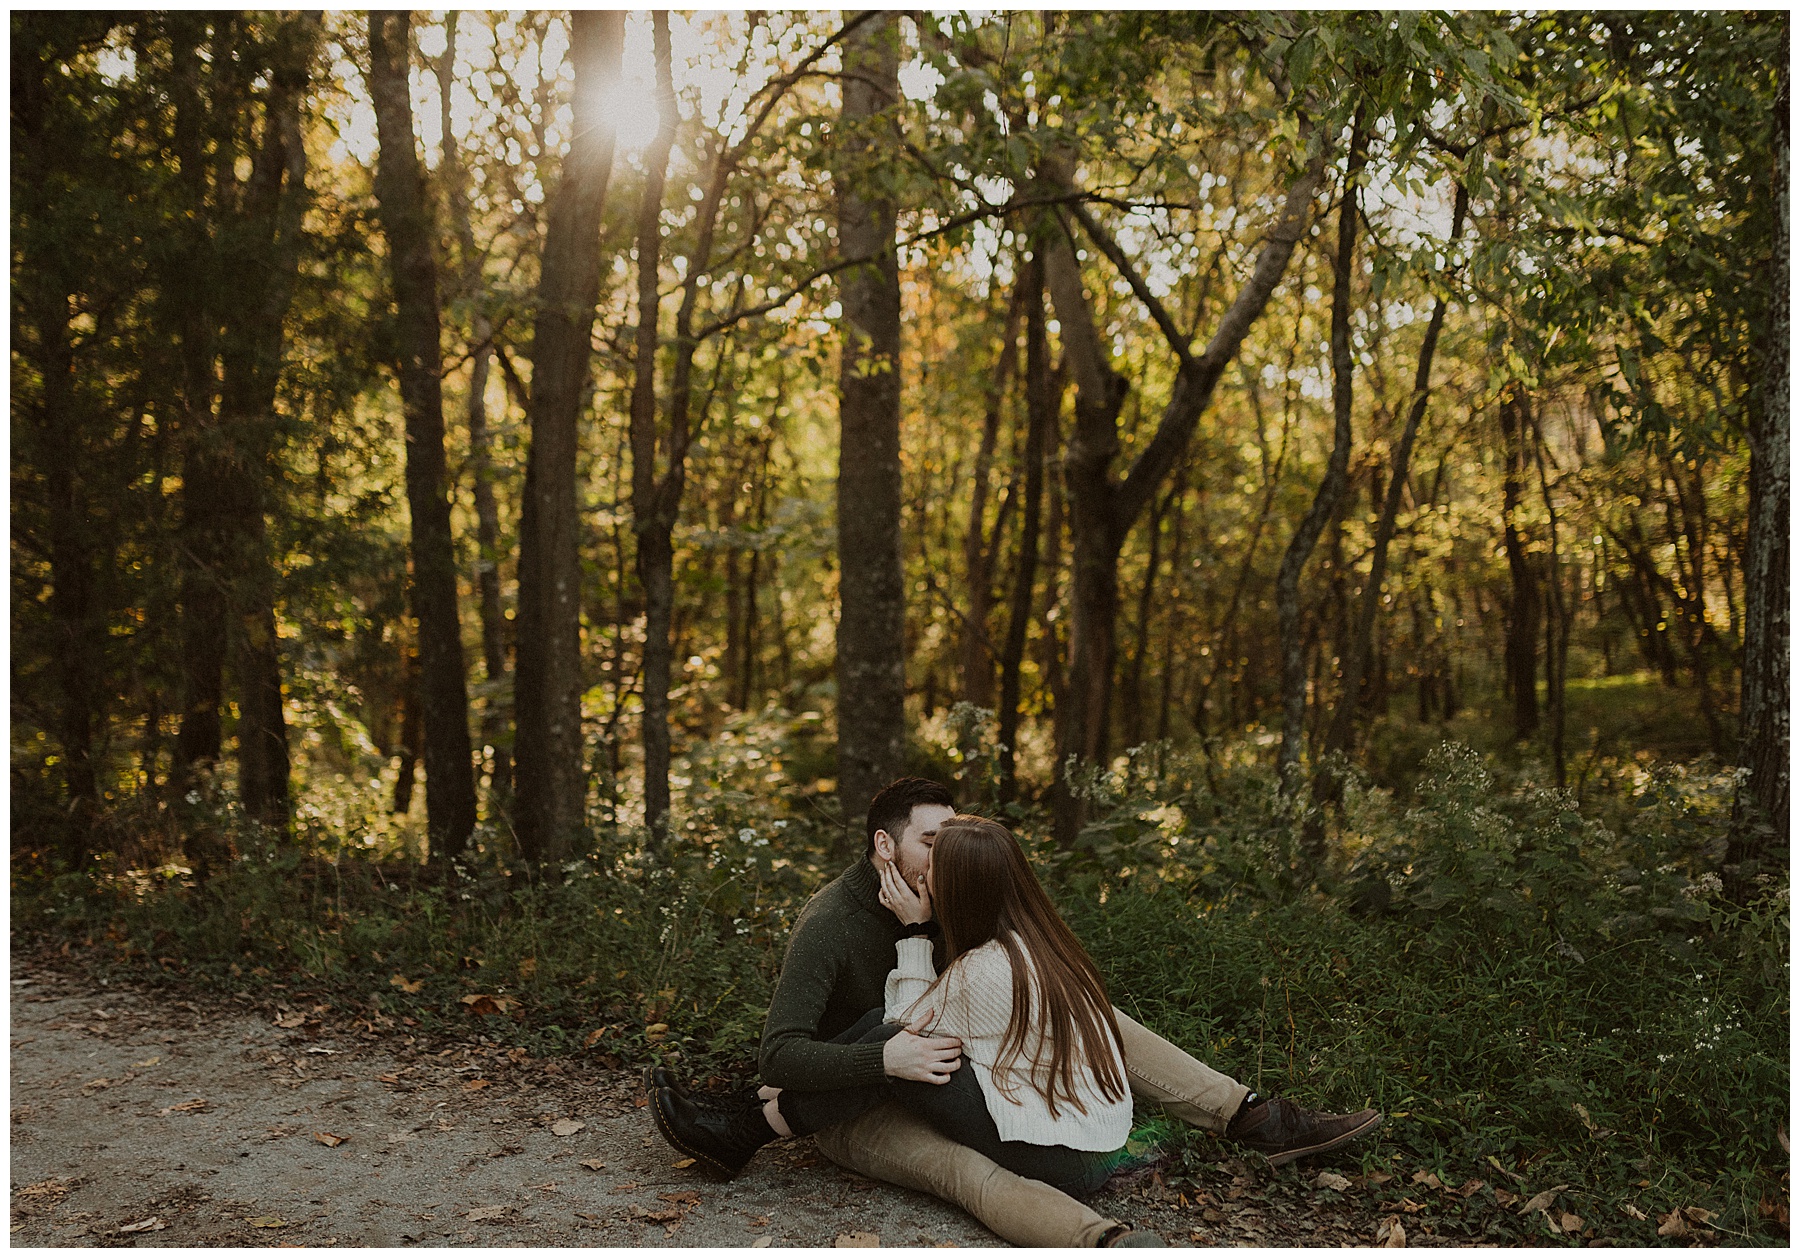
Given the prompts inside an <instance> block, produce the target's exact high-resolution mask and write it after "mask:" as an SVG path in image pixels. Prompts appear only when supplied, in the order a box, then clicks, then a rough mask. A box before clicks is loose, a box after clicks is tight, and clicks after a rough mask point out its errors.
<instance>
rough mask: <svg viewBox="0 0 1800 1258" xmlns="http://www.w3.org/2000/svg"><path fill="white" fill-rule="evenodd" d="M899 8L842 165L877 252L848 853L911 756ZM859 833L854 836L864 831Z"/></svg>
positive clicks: (854, 314) (842, 787)
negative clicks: (898, 223) (889, 163)
mask: <svg viewBox="0 0 1800 1258" xmlns="http://www.w3.org/2000/svg"><path fill="white" fill-rule="evenodd" d="M898 41H899V23H898V22H897V21H896V19H895V16H894V15H893V14H891V13H884V14H882V16H881V17H879V18H877V19H874V20H872V21H866V22H863V23H862V24H861V25H859V26H857V27H856V28H855V29H854V30H853V31H851V33H850V34H849V36H848V37H847V38H846V39H845V40H844V45H843V59H844V79H843V102H844V103H843V111H842V116H841V121H840V126H841V128H842V130H843V133H844V134H845V136H846V137H847V138H846V139H845V141H844V144H843V151H842V161H843V165H842V167H841V169H840V170H839V171H838V172H837V175H836V182H837V194H838V248H839V249H840V250H841V251H842V253H843V256H844V257H846V258H872V259H873V261H871V262H868V263H865V264H863V265H860V266H857V267H854V268H851V269H850V270H847V271H845V272H844V273H843V276H844V277H843V279H842V281H841V282H840V285H839V300H840V302H841V305H842V308H843V312H844V315H843V323H842V325H841V326H842V334H843V346H842V350H841V358H840V365H839V371H838V418H839V434H840V435H839V441H838V477H837V524H838V590H839V601H840V610H839V615H838V630H837V707H838V711H837V725H838V729H837V736H838V799H839V801H840V803H841V806H842V808H843V813H844V818H845V821H846V831H845V850H846V851H848V850H850V849H852V848H854V847H857V846H860V843H861V839H860V834H861V830H862V827H861V824H860V819H861V818H862V816H863V815H864V813H865V811H866V810H867V808H868V806H869V800H870V798H871V797H873V795H874V794H875V792H876V791H878V790H880V789H881V788H882V787H884V786H886V785H887V784H888V783H889V782H890V781H892V780H893V779H894V778H895V777H897V776H899V774H900V771H901V768H902V766H903V765H904V763H905V755H906V587H905V579H904V569H903V566H902V562H901V549H900V482H901V472H900V269H899V258H898V256H897V254H896V252H895V246H894V230H895V207H894V206H893V204H892V203H891V202H889V201H886V200H884V199H882V197H881V196H880V194H879V193H877V192H875V191H874V189H875V188H876V187H877V186H878V184H877V181H876V179H875V174H876V172H875V171H874V170H873V169H872V168H871V166H870V163H871V150H872V149H873V148H874V145H873V141H872V140H871V138H870V137H871V134H872V128H873V127H875V126H878V125H879V123H878V122H877V121H876V119H877V116H878V115H880V114H881V113H882V112H883V111H884V110H886V109H887V108H889V107H890V106H892V105H894V104H895V103H896V102H897V101H898V100H899V99H900V87H899V48H898ZM852 836H856V837H854V839H853V838H852Z"/></svg>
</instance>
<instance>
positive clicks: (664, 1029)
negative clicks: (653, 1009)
mask: <svg viewBox="0 0 1800 1258" xmlns="http://www.w3.org/2000/svg"><path fill="white" fill-rule="evenodd" d="M668 1033H669V1024H668V1023H667V1022H652V1023H651V1024H650V1025H649V1026H647V1027H645V1028H644V1038H645V1039H647V1040H660V1039H662V1038H663V1037H664V1036H666V1035H667V1034H668Z"/></svg>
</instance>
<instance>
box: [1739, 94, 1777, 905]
mask: <svg viewBox="0 0 1800 1258" xmlns="http://www.w3.org/2000/svg"><path fill="white" fill-rule="evenodd" d="M1774 117H1775V126H1776V142H1775V146H1774V148H1775V162H1774V170H1773V172H1772V174H1773V179H1772V180H1771V184H1772V187H1771V189H1770V191H1771V198H1770V199H1771V202H1772V206H1773V210H1774V213H1775V215H1776V225H1775V251H1774V258H1773V259H1772V264H1771V265H1770V266H1769V268H1768V270H1767V272H1766V273H1765V274H1766V280H1767V288H1766V290H1765V292H1766V293H1767V297H1768V308H1767V313H1766V315H1765V317H1764V319H1763V327H1762V331H1763V339H1762V342H1761V344H1760V345H1759V346H1758V348H1759V350H1760V357H1761V360H1762V361H1761V362H1760V363H1759V364H1758V369H1759V370H1758V376H1757V379H1756V381H1755V385H1754V388H1753V390H1752V393H1751V397H1750V422H1749V429H1750V431H1749V437H1750V530H1749V531H1750V539H1749V552H1748V555H1747V562H1746V564H1745V570H1744V665H1743V681H1742V683H1741V684H1742V688H1743V691H1742V703H1741V707H1740V716H1739V722H1738V765H1739V767H1740V769H1742V770H1743V774H1742V776H1741V778H1740V783H1739V786H1738V789H1737V797H1736V799H1735V800H1734V802H1733V807H1732V826H1731V841H1730V844H1729V846H1728V848H1727V851H1726V855H1725V861H1726V865H1727V874H1728V875H1729V877H1730V878H1731V880H1732V883H1731V887H1730V888H1729V889H1730V890H1731V892H1732V894H1733V895H1734V897H1736V898H1737V899H1739V900H1740V901H1741V900H1743V899H1745V898H1747V896H1748V894H1749V888H1750V887H1751V886H1752V885H1753V884H1752V883H1751V881H1750V880H1751V879H1752V878H1753V877H1755V876H1756V874H1757V873H1759V872H1768V873H1773V874H1777V875H1779V873H1780V872H1781V870H1783V869H1785V868H1786V866H1787V863H1788V820H1789V819H1788V800H1789V788H1788V772H1789V767H1788V741H1789V737H1790V735H1789V721H1790V715H1789V712H1788V694H1789V690H1788V651H1789V647H1788V545H1789V543H1788V505H1789V476H1790V474H1791V470H1790V467H1789V463H1788V456H1789V449H1788V408H1789V405H1790V403H1789V398H1788V329H1789V319H1790V314H1789V310H1788V232H1789V223H1788V92H1787V79H1786V76H1785V75H1784V76H1783V78H1782V92H1781V97H1780V100H1779V101H1778V103H1777V105H1776V108H1775V113H1774Z"/></svg>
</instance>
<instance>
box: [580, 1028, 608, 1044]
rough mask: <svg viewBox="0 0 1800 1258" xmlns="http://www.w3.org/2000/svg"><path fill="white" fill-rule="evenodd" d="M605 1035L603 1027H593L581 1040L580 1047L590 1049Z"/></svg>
mask: <svg viewBox="0 0 1800 1258" xmlns="http://www.w3.org/2000/svg"><path fill="white" fill-rule="evenodd" d="M605 1034H606V1028H605V1027H603V1026H602V1027H595V1028H594V1029H593V1030H592V1031H589V1032H588V1033H587V1035H586V1036H584V1037H583V1038H582V1041H581V1046H582V1047H583V1048H592V1047H593V1046H594V1045H596V1044H598V1043H599V1042H600V1037H601V1036H603V1035H605Z"/></svg>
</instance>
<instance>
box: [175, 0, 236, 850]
mask: <svg viewBox="0 0 1800 1258" xmlns="http://www.w3.org/2000/svg"><path fill="white" fill-rule="evenodd" d="M204 27H205V18H204V16H203V15H200V14H179V15H176V16H175V20H172V21H171V22H170V23H169V35H170V52H169V56H170V62H171V70H172V75H171V83H172V91H171V95H172V96H173V98H174V146H173V147H174V151H175V159H176V163H177V166H178V168H179V171H178V180H179V185H180V189H181V198H182V201H183V203H184V205H183V208H184V209H185V210H186V212H187V216H188V217H187V221H186V223H185V224H184V225H183V226H182V227H181V228H180V231H181V236H182V240H181V245H180V248H179V254H180V258H181V261H180V263H179V264H178V266H177V270H178V272H179V273H180V275H181V280H182V282H179V283H176V282H174V280H175V277H174V276H171V277H170V281H171V282H170V284H169V286H168V288H167V290H166V291H167V292H168V293H169V294H170V300H171V304H172V305H173V306H174V315H175V322H176V327H177V329H178V339H179V362H180V371H181V384H180V394H181V420H180V424H181V428H180V438H181V452H182V469H181V473H182V474H181V483H182V493H181V525H180V546H181V559H182V562H181V647H180V651H181V723H180V728H179V730H178V732H177V734H176V737H175V772H174V773H173V774H172V775H171V783H170V784H171V785H172V786H173V787H174V788H175V791H176V792H177V793H178V794H186V793H187V792H189V791H190V790H191V788H192V786H193V784H194V782H195V780H196V778H195V775H196V772H197V771H199V770H201V769H204V768H206V767H209V766H211V765H212V764H214V763H216V762H217V760H218V758H219V751H220V747H221V744H222V739H223V730H222V726H221V723H220V720H219V706H220V704H221V703H222V702H223V701H224V698H225V650H226V637H227V628H226V623H227V617H228V615H229V609H228V606H227V603H226V598H225V589H224V584H223V577H224V573H223V567H224V552H225V549H226V547H225V541H224V538H225V534H226V523H225V520H226V517H227V516H228V514H229V512H228V507H229V503H228V501H227V496H228V495H229V494H230V493H231V492H233V491H234V490H236V489H238V488H240V487H241V484H242V482H241V479H240V478H239V477H238V476H236V475H235V474H233V472H232V469H230V468H229V466H228V465H227V463H226V461H225V460H224V459H223V458H222V457H221V451H220V449H219V447H220V445H221V440H222V438H221V434H220V433H219V431H218V423H217V421H216V418H215V415H214V405H215V394H216V386H215V383H214V375H213V363H214V350H215V345H214V342H215V339H216V333H217V322H218V321H217V316H216V314H214V312H213V311H212V310H211V308H210V307H211V299H212V296H213V280H212V268H211V265H210V263H211V260H212V257H213V250H212V248H211V241H210V239H209V238H208V233H207V230H206V224H207V222H208V221H209V219H210V216H211V215H210V211H209V207H208V198H207V182H208V176H207V166H206V158H205V145H206V140H205V133H204V130H203V128H204V125H205V107H204V106H203V104H202V102H201V96H200V64H201V62H200V49H199V43H200V38H201V35H202V33H203V31H204ZM203 487H204V488H203ZM201 859H202V860H203V862H206V863H210V858H208V857H202V858H201ZM201 872H202V875H203V876H204V874H205V872H206V871H205V869H202V871H201Z"/></svg>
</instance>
